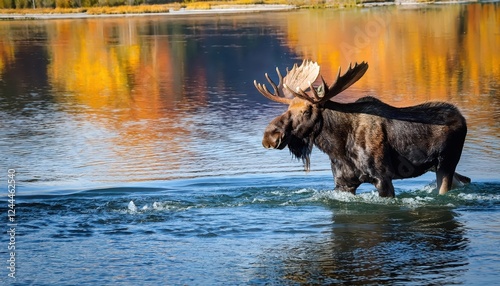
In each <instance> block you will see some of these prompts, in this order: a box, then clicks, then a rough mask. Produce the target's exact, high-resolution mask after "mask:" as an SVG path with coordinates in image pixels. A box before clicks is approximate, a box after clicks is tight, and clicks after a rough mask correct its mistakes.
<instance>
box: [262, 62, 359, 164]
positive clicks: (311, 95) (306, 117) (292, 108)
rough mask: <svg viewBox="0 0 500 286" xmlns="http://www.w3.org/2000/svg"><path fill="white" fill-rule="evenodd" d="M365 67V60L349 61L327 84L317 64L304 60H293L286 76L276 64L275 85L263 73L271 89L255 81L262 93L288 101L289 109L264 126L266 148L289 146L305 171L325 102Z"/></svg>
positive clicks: (319, 126) (321, 120) (263, 143)
mask: <svg viewBox="0 0 500 286" xmlns="http://www.w3.org/2000/svg"><path fill="white" fill-rule="evenodd" d="M367 69H368V64H367V63H365V62H362V63H360V64H357V63H356V64H355V65H354V66H352V65H349V68H348V70H347V71H346V72H345V73H344V74H343V75H341V69H340V68H339V71H338V75H337V79H336V80H335V82H334V83H333V84H331V85H328V84H327V83H326V82H325V80H324V79H323V77H322V76H321V75H320V67H319V65H318V64H317V63H316V62H312V61H306V60H304V61H303V62H302V64H301V65H300V66H297V64H295V65H294V66H293V68H292V69H291V70H288V69H287V74H286V75H285V77H283V76H282V75H281V73H280V71H279V69H278V68H276V73H277V74H278V78H279V83H278V85H276V84H275V83H274V82H273V81H272V80H271V78H270V77H269V76H268V74H267V73H266V74H265V76H266V78H267V80H268V81H269V83H270V84H271V86H272V89H273V93H271V92H270V91H269V90H268V89H267V87H266V86H265V85H264V84H260V83H257V81H254V85H255V87H256V88H257V90H258V91H259V92H260V93H261V94H262V95H264V96H265V97H267V98H268V99H270V100H272V101H275V102H279V103H283V104H287V105H288V110H287V111H286V112H285V113H283V114H281V115H280V116H278V117H276V118H275V119H274V120H272V121H271V123H270V124H269V125H268V126H267V128H266V129H265V132H264V138H263V139H262V145H263V146H264V147H265V148H268V149H283V148H285V147H286V146H288V148H289V149H290V152H291V153H292V154H293V155H294V156H295V157H297V158H298V159H301V160H302V161H303V162H304V168H305V170H307V171H308V170H309V167H310V159H309V158H310V154H311V151H312V148H313V145H314V138H315V137H316V136H317V134H318V132H320V131H321V129H322V126H323V120H324V118H323V116H322V112H321V111H322V108H323V106H324V104H325V103H326V102H328V101H329V100H330V99H332V98H333V97H334V96H335V95H337V94H339V93H341V92H342V91H343V90H345V89H347V88H348V87H349V86H351V85H352V84H354V83H355V82H356V81H358V80H359V79H360V78H361V77H362V76H363V75H364V74H365V72H366V70H367Z"/></svg>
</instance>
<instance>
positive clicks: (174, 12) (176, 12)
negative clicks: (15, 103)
mask: <svg viewBox="0 0 500 286" xmlns="http://www.w3.org/2000/svg"><path fill="white" fill-rule="evenodd" d="M297 8H299V7H298V6H295V5H286V4H246V5H217V6H212V7H211V8H208V9H185V8H181V9H170V10H169V11H168V12H158V13H119V14H89V13H86V12H81V13H23V14H17V13H12V14H3V13H1V12H0V20H48V19H84V18H105V17H106V18H107V17H141V16H187V15H211V14H212V15H213V14H239V13H257V12H268V11H287V10H293V9H297Z"/></svg>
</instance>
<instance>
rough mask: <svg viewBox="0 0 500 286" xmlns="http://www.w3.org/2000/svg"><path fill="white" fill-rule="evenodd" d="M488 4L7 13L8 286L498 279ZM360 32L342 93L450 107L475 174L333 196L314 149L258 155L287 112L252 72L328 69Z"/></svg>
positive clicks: (493, 36) (1, 145)
mask: <svg viewBox="0 0 500 286" xmlns="http://www.w3.org/2000/svg"><path fill="white" fill-rule="evenodd" d="M499 11H500V9H498V3H489V4H466V5H439V6H434V5H430V6H417V7H413V6H412V7H409V6H404V7H385V8H380V9H379V8H372V9H350V10H340V11H339V10H300V11H289V12H284V13H262V14H249V15H225V16H217V17H215V16H209V17H208V16H207V17H205V16H203V17H187V18H182V17H177V18H169V17H156V16H151V17H140V18H109V19H106V18H103V19H87V20H53V21H36V22H31V21H29V22H22V21H21V22H17V21H3V22H0V36H1V37H0V59H1V61H0V138H1V140H0V188H1V189H0V214H1V215H2V216H3V217H4V222H3V224H2V229H3V230H2V233H3V234H2V235H0V284H1V285H5V284H7V283H10V284H13V285H79V284H81V285H115V284H118V285H329V284H348V285H351V284H352V285H365V284H371V285H381V284H389V285H402V284H404V285H451V284H463V285H478V284H483V285H494V284H498V281H500V280H499V278H500V276H499V274H498V269H499V267H500V258H499V257H500V256H499V250H498V249H499V248H498V246H499V245H500V176H499V173H498V170H499V168H500V160H499V159H500V148H499V146H500V137H499V134H500V125H499V124H498V123H499V117H498V114H500V101H499V97H498V94H499V91H500V89H499V84H498V79H499V78H500V77H499V76H498V66H500V64H499V57H498V53H497V48H496V47H497V46H498V45H497V42H498V40H499V39H500V38H498V33H499V27H500V25H498V19H500V18H499V17H498V15H499ZM421 17H425V21H424V22H423V23H422V24H421V25H415V21H414V20H415V19H418V18H421ZM299 18H300V19H302V20H303V21H304V25H297V24H296V23H297V21H296V19H299ZM380 19H389V20H390V21H389V20H386V22H384V23H383V24H384V25H386V26H385V27H386V30H380V29H378V28H377V27H375V26H373V25H374V23H379V24H380V23H381V20H380ZM443 23H445V24H443ZM303 27H315V29H305V30H304V29H303ZM366 27H369V28H370V29H369V30H368V31H372V32H373V33H371V34H366V36H367V37H368V38H369V39H370V41H369V42H364V43H363V45H360V46H359V47H357V49H358V51H356V53H354V54H350V55H351V56H352V57H355V58H356V60H357V59H364V60H367V61H368V62H369V63H370V69H369V70H368V72H367V74H366V75H365V76H364V77H363V79H361V80H360V81H359V82H358V83H356V84H355V85H354V86H353V87H352V88H350V89H349V90H347V91H346V92H345V93H344V95H342V96H343V98H342V100H351V101H352V100H355V99H356V98H359V97H360V96H365V95H372V96H376V97H378V98H381V99H383V100H384V101H387V102H390V103H391V104H395V105H399V106H401V105H410V104H417V103H421V102H423V101H427V100H445V101H448V102H451V103H453V104H455V105H457V107H458V108H459V109H460V110H461V111H462V113H463V114H464V116H465V117H466V118H467V122H468V135H467V140H466V143H465V146H464V151H463V154H462V158H461V160H460V163H459V165H458V167H457V170H458V171H459V172H460V173H461V174H464V175H467V176H469V177H471V178H472V184H470V185H467V186H462V187H459V188H457V189H455V190H452V191H451V192H449V193H448V194H446V195H444V196H439V195H438V194H437V192H436V190H435V175H434V174H433V173H428V174H425V175H424V176H422V177H419V178H414V179H407V180H400V181H395V182H394V185H395V188H396V198H395V199H383V198H379V197H378V195H377V193H376V191H375V188H374V187H373V186H372V185H369V184H363V185H361V187H360V188H359V189H358V194H357V195H355V196H354V195H351V194H345V193H337V192H334V191H333V186H334V182H333V178H332V174H331V171H330V163H329V160H328V157H327V156H326V155H325V154H322V153H320V152H319V151H318V150H316V149H315V150H313V153H312V157H311V171H310V172H309V173H305V172H304V171H303V166H302V163H301V162H299V161H297V160H294V159H292V157H291V155H290V154H289V152H288V151H286V150H282V151H277V150H266V149H264V148H263V147H262V145H261V140H262V133H263V130H264V129H265V126H266V125H267V124H268V122H269V121H270V120H272V119H273V118H274V117H275V116H277V115H279V114H280V113H282V112H283V111H284V110H286V107H285V106H281V105H280V104H276V103H272V102H269V101H268V100H267V99H266V98H264V97H262V96H261V95H259V94H258V93H257V92H256V90H255V88H254V87H253V83H252V82H253V79H258V80H261V81H262V80H265V79H264V77H263V74H264V73H265V72H269V73H270V72H272V71H273V70H274V67H275V66H277V65H278V66H279V67H280V68H282V70H284V67H286V66H290V65H291V64H292V63H295V62H297V61H300V60H301V59H302V58H304V57H307V58H315V59H317V60H318V61H320V64H321V65H322V68H324V71H325V73H326V77H327V78H328V79H330V78H331V77H333V76H334V75H330V71H331V70H333V73H336V69H337V67H338V65H342V66H345V63H344V61H345V58H346V57H347V54H345V52H346V51H345V50H344V49H341V48H337V46H339V47H342V45H341V44H342V43H349V44H353V43H355V42H356V41H355V40H356V39H358V38H356V35H357V34H356V33H358V31H360V30H361V31H364V30H363V29H365V28H366ZM375 28H377V29H375ZM333 30H335V31H338V33H335V34H334V35H332V31H333ZM365 32H366V31H365ZM375 32H377V33H375ZM325 35H331V39H330V36H329V37H326V36H325ZM358 36H359V34H358ZM353 37H354V38H353ZM82 39H84V40H82ZM359 39H360V38H359ZM445 43H446V44H445ZM476 44H477V45H478V46H476ZM344 46H345V45H344ZM256 51H259V52H258V53H256ZM342 53H344V54H342ZM325 55H328V57H327V56H325ZM393 58H397V59H398V60H397V61H394V60H393ZM384 59H386V60H384ZM387 59H391V60H387ZM349 60H351V59H349ZM413 67H415V68H413ZM442 67H444V68H443V69H441V68H442ZM402 70H404V72H402ZM394 75H398V76H394ZM427 91H428V92H429V94H431V95H428V93H427ZM11 169H12V170H15V175H16V176H15V180H16V196H15V200H16V201H15V206H13V208H14V209H15V217H14V223H16V225H15V226H10V225H9V224H8V223H9V222H8V221H7V219H8V214H9V212H8V210H9V203H8V199H9V198H8V186H7V185H8V179H9V177H8V174H9V170H11ZM12 227H14V228H15V236H14V238H12V236H11V235H10V234H9V232H7V231H9V230H10V229H11V228H12ZM12 239H14V241H13V240H12ZM12 242H14V243H15V244H14V245H15V251H14V253H15V269H14V270H15V277H16V278H15V279H13V278H11V277H9V276H8V274H10V273H11V272H10V271H11V270H10V269H9V268H8V266H9V264H10V262H8V261H7V260H9V259H10V255H11V254H10V253H11V252H12V251H10V250H9V249H8V247H9V243H12Z"/></svg>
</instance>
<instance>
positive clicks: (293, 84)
mask: <svg viewBox="0 0 500 286" xmlns="http://www.w3.org/2000/svg"><path fill="white" fill-rule="evenodd" d="M367 69H368V64H367V63H366V62H361V63H360V64H358V63H355V64H354V67H353V66H352V64H349V69H348V70H347V71H346V72H345V73H344V74H343V75H342V76H341V75H340V73H341V68H340V67H339V72H338V74H337V79H336V80H335V82H334V83H333V84H331V85H330V86H327V84H326V82H325V80H324V79H323V77H321V82H322V83H321V84H320V85H319V86H318V87H314V86H313V85H312V83H314V81H316V79H317V78H318V76H319V65H318V64H317V63H315V62H311V61H306V60H304V61H303V62H302V64H301V65H300V66H297V65H296V64H295V65H294V66H293V68H292V70H290V71H288V70H287V75H286V76H285V78H283V77H282V76H281V74H280V72H279V70H278V68H276V72H277V73H278V77H279V79H280V81H279V85H278V86H276V84H275V83H274V82H273V81H272V80H271V79H270V78H269V76H268V75H267V73H266V78H267V80H268V81H269V83H270V84H271V85H272V87H273V89H274V94H271V93H270V92H269V91H268V90H267V88H266V86H265V85H263V84H258V83H257V81H254V85H255V87H256V88H257V90H258V91H259V92H260V93H261V94H263V95H264V96H265V97H267V98H269V99H271V100H273V101H276V102H280V103H285V104H290V102H291V99H290V98H287V97H286V96H285V95H288V96H290V95H291V96H295V97H299V98H301V99H304V100H307V101H309V102H311V103H312V104H320V105H321V104H323V103H325V102H327V101H328V100H330V99H331V98H332V97H334V96H335V95H337V94H339V93H341V92H342V91H344V90H345V89H347V88H348V87H350V86H351V85H353V84H354V83H355V82H356V81H358V80H359V79H360V78H361V77H362V76H363V75H364V74H365V72H366V70H367ZM283 94H285V95H283Z"/></svg>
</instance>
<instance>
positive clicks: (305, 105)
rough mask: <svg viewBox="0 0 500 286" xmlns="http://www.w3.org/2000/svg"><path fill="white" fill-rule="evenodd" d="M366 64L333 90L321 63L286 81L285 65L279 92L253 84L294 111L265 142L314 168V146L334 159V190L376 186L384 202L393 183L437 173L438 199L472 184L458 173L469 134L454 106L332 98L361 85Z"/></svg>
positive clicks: (299, 69) (307, 64)
mask: <svg viewBox="0 0 500 286" xmlns="http://www.w3.org/2000/svg"><path fill="white" fill-rule="evenodd" d="M367 69H368V64H367V63H366V62H361V63H359V64H358V63H356V64H354V66H352V64H350V65H349V68H348V70H347V71H346V72H345V73H344V74H343V75H341V69H340V68H339V71H338V75H337V78H336V80H335V82H334V83H333V84H331V85H328V84H327V83H326V82H325V80H324V79H323V77H322V76H321V75H320V66H319V65H318V64H317V63H316V62H312V61H308V60H307V61H306V60H304V61H303V62H302V64H301V65H300V66H297V64H295V65H294V66H293V68H292V69H291V70H288V68H287V74H286V75H285V77H283V76H282V75H281V73H280V71H279V69H278V68H276V72H277V74H278V77H279V83H278V85H276V83H275V82H273V81H272V80H271V78H270V77H269V76H268V74H267V73H266V74H265V77H266V79H267V80H268V82H269V83H270V85H271V87H272V89H273V93H271V92H270V91H269V90H268V89H267V87H266V85H265V84H260V83H257V81H255V80H254V85H255V87H256V88H257V90H258V91H259V92H260V93H261V94H262V95H264V96H265V97H267V98H268V99H270V100H272V101H275V102H279V103H283V104H287V105H288V110H287V111H286V112H285V113H283V114H281V115H280V116H278V117H276V118H275V119H273V120H272V121H271V123H270V124H269V125H268V126H267V127H266V129H265V131H264V137H263V139H262V145H263V146H264V147H265V148H268V149H279V150H281V149H283V148H285V147H286V146H288V148H289V149H290V152H291V153H292V155H293V156H295V157H296V158H297V159H301V160H302V161H303V163H304V168H305V170H306V171H309V168H310V154H311V151H312V149H313V146H316V147H317V148H318V149H319V150H321V151H322V152H324V153H326V154H327V155H328V156H329V158H330V161H331V167H332V172H333V177H334V181H335V190H339V191H345V192H350V193H352V194H356V189H357V188H358V187H359V185H361V184H362V183H371V184H373V185H374V186H375V187H376V188H377V190H378V194H379V196H380V197H394V196H395V193H394V186H393V184H392V180H393V179H403V178H412V177H417V176H420V175H422V174H424V173H426V172H427V171H434V172H436V182H437V189H438V190H439V194H445V193H447V192H448V191H449V190H450V189H451V188H452V183H453V182H454V180H455V182H457V181H458V182H460V183H469V182H470V179H469V178H467V177H465V176H462V175H460V174H458V173H456V172H455V168H456V166H457V164H458V161H459V160H460V156H461V153H462V148H463V145H464V141H465V136H466V134H467V125H466V121H465V118H464V117H463V116H462V115H461V113H460V111H459V110H458V109H457V108H456V107H455V106H454V105H452V104H449V103H445V102H428V103H423V104H420V105H416V106H410V107H403V108H397V107H394V106H391V105H388V104H386V103H384V102H382V101H380V100H378V99H376V98H374V97H371V96H367V97H363V98H360V99H359V100H357V101H355V102H352V103H340V102H335V101H332V100H331V99H332V98H333V97H334V96H336V95H337V94H339V93H341V92H342V91H344V90H345V89H347V88H348V87H349V86H351V85H352V84H354V83H355V82H356V81H358V80H359V79H360V78H361V77H362V76H363V75H364V74H365V72H366V70H367Z"/></svg>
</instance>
